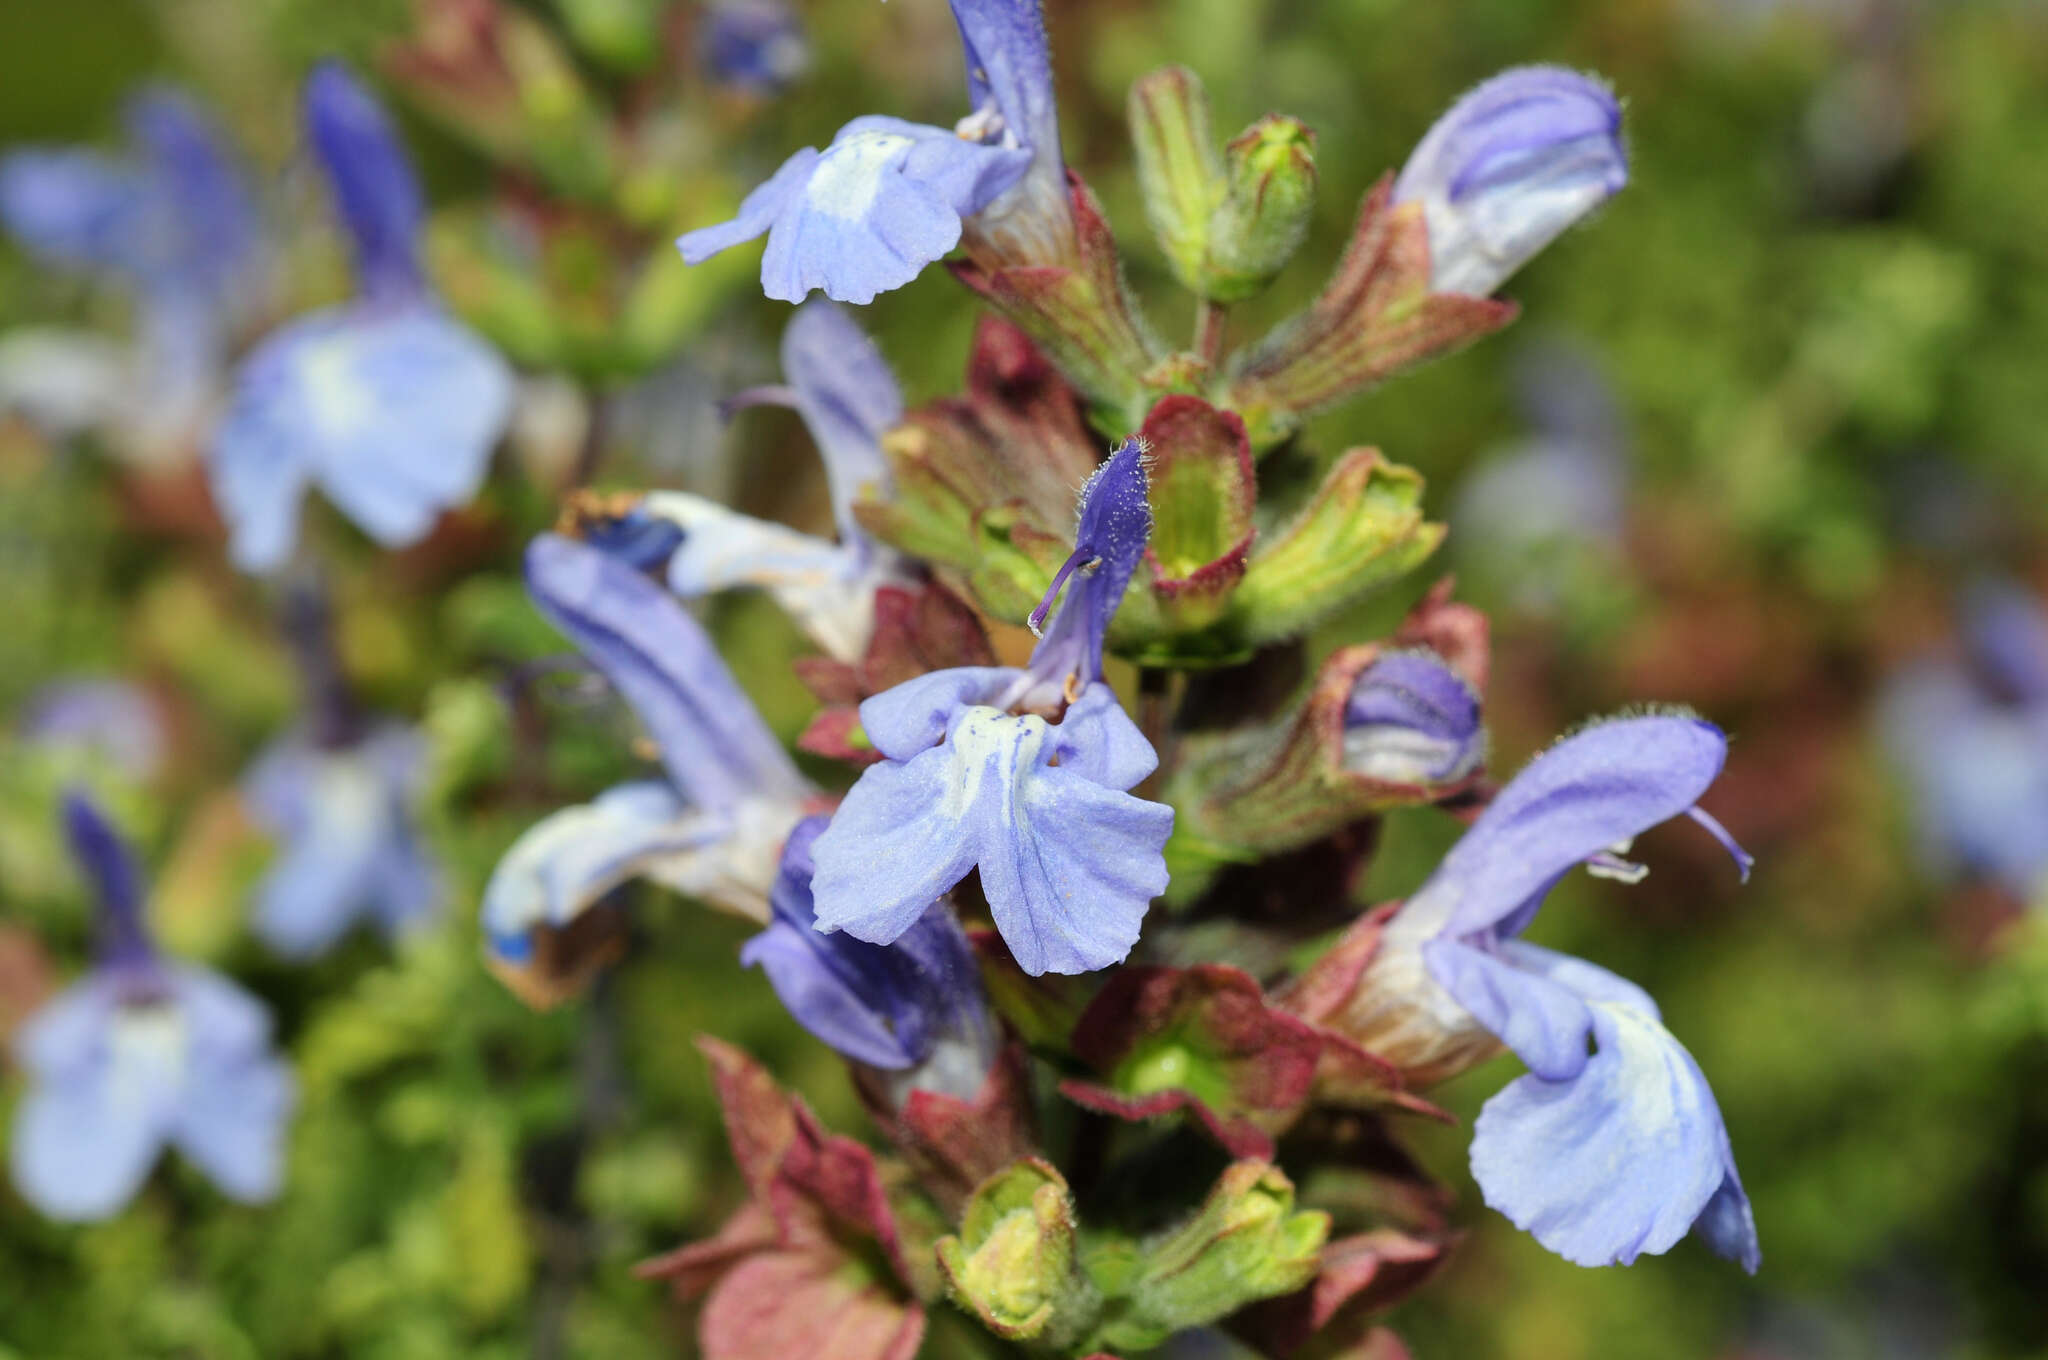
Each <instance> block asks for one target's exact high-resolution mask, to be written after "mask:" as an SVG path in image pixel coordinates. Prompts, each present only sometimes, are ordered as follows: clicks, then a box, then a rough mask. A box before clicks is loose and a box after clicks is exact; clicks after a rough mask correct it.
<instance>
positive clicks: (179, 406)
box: [0, 89, 265, 460]
mask: <svg viewBox="0 0 2048 1360" xmlns="http://www.w3.org/2000/svg"><path fill="white" fill-rule="evenodd" d="M127 123H128V133H129V140H130V142H131V144H132V146H133V148H134V149H133V152H132V154H131V156H130V157H128V158H125V159H121V158H115V157H111V156H106V155H103V154H101V153H99V152H96V151H91V150H86V149H82V148H61V149H57V148H31V149H27V150H22V151H17V152H13V153H11V154H10V155H8V156H6V157H5V158H4V159H0V224H4V226H5V227H6V229H7V231H8V232H9V233H10V234H12V235H13V236H14V237H15V238H16V239H17V240H18V241H20V242H21V244H22V245H23V246H24V247H25V248H26V249H27V250H28V251H29V252H30V253H31V254H33V255H35V256H37V257H38V258H40V259H41V260H43V261H45V262H47V263H49V264H51V265H54V266H56V267H57V268H60V269H66V270H72V271H77V272H81V273H86V274H91V275H96V276H98V277H100V278H102V279H105V280H106V281H108V282H109V283H111V284H113V285H114V286H116V287H118V288H120V289H121V290H123V291H125V292H127V293H128V294H130V295H131V296H132V297H133V298H134V301H135V307H136V318H135V335H134V339H133V343H132V348H131V350H130V351H129V352H125V353H124V352H122V351H120V350H118V349H115V350H111V351H110V350H108V349H106V347H105V346H104V344H103V343H102V342H99V341H98V340H97V338H96V337H93V336H90V335H87V334H85V333H82V332H65V331H56V332H46V333H42V334H40V335H36V336H34V337H32V339H33V343H31V342H30V338H29V337H22V336H16V337H13V338H11V339H10V340H9V341H8V343H7V345H6V348H5V352H4V354H0V401H4V402H5V403H6V404H8V405H12V406H19V407H20V408H22V409H23V410H25V411H26V412H27V413H28V414H29V415H30V416H31V417H32V418H34V419H36V420H38V421H39V422H40V423H42V424H44V425H45V426H46V427H48V428H50V429H52V431H53V432H55V433H59V434H70V433H74V432H76V431H78V430H81V429H86V428H90V427H92V426H107V427H109V428H110V430H111V432H112V434H113V435H114V436H115V439H116V445H117V447H119V448H121V449H123V450H124V451H126V452H130V453H132V454H134V455H135V456H137V457H139V458H142V459H144V460H153V459H159V458H164V457H168V456H170V455H172V454H175V453H178V452H181V451H183V450H185V449H187V448H189V447H190V445H191V442H192V441H193V440H194V439H195V438H196V436H197V431H198V428H199V426H200V424H201V423H202V422H203V420H204V419H205V417H206V416H207V415H208V413H209V412H210V410H211V408H212V406H213V404H214V402H215V399H216V394H217V388H218V380H219V373H220V368H221V364H222V362H223V360H224V357H225V354H226V349H227V345H228V342H229V339H230V334H231V331H232V329H233V327H234V325H235V324H236V323H237V322H238V321H239V320H240V319H241V317H242V315H243V314H244V313H246V312H247V311H248V310H249V309H250V307H251V304H252V303H254V302H255V301H256V299H257V298H258V296H259V295H260V293H261V291H262V287H261V283H262V275H263V272H264V271H263V265H264V257H265V252H264V250H263V245H262V239H261V231H260V225H259V222H258V219H257V215H256V210H255V207H254V204H253V201H252V199H251V197H250V194H249V192H248V188H247V185H246V184H245V183H244V181H243V178H242V174H241V171H240V170H239V168H238V167H237V165H236V163H235V159H234V157H233V155H232V154H231V153H230V152H229V151H228V149H227V147H226V145H225V144H224V142H223V141H222V139H221V137H220V134H219V131H218V129H216V128H215V127H214V126H213V124H212V122H211V121H210V120H209V119H207V118H206V117H205V116H204V115H203V114H202V113H201V112H200V111H199V110H198V109H197V108H196V107H195V106H194V105H193V104H192V103H191V102H190V101H188V100H187V99H185V98H184V97H183V96H181V95H179V94H176V93H174V92H171V91H168V90H162V89H150V90H145V91H143V92H142V93H141V94H138V95H137V96H136V97H135V98H134V99H132V100H130V101H129V104H128V109H127Z"/></svg>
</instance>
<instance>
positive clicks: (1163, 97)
mask: <svg viewBox="0 0 2048 1360" xmlns="http://www.w3.org/2000/svg"><path fill="white" fill-rule="evenodd" d="M1130 119H1131V139H1132V142H1133V144H1134V146H1135V149H1136V151H1137V165H1138V188H1139V190H1140V191H1141V192H1142V193H1143V195H1144V199H1145V220H1146V221H1147V222H1149V223H1151V225H1152V234H1153V235H1154V236H1156V237H1158V238H1159V244H1160V247H1161V248H1162V249H1163V250H1165V252H1166V259H1167V263H1168V264H1170V265H1172V266H1173V272H1174V277H1176V278H1178V279H1179V280H1180V281H1181V284H1182V285H1183V286H1184V287H1186V288H1189V289H1191V290H1193V291H1195V292H1197V293H1199V292H1202V291H1203V278H1204V274H1205V270H1206V264H1207V260H1208V255H1209V226H1210V219H1211V218H1212V217H1214V216H1215V214H1216V211H1217V209H1218V207H1219V206H1220V205H1221V204H1222V203H1223V202H1224V197H1225V194H1226V193H1227V192H1228V188H1227V185H1226V183H1225V181H1224V178H1223V167H1222V165H1221V164H1220V162H1219V161H1218V159H1217V156H1216V142H1215V138H1214V136H1213V134H1212V133H1211V132H1210V130H1209V97H1208V95H1207V94H1206V93H1204V91H1203V89H1202V82H1201V80H1200V78H1198V77H1197V76H1196V75H1195V73H1194V72H1193V71H1190V70H1188V69H1187V68H1186V67H1185V66H1168V67H1165V68H1164V69H1162V70H1158V71H1154V72H1152V73H1151V74H1150V75H1148V76H1145V77H1143V78H1141V79H1140V80H1139V81H1138V82H1137V83H1136V84H1135V85H1133V86H1131V98H1130Z"/></svg>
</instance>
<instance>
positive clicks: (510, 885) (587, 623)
mask: <svg viewBox="0 0 2048 1360" xmlns="http://www.w3.org/2000/svg"><path fill="white" fill-rule="evenodd" d="M526 581H527V589H528V591H529V592H530V593H531V594H532V596H533V600H534V603H535V604H536V605H537V606H539V608H540V610H541V612H542V613H543V614H545V615H546V616H547V617H548V618H549V620H550V621H552V622H553V623H554V625H555V626H556V627H557V628H560V629H561V630H562V631H563V632H564V633H566V634H567V635H568V636H569V639H570V640H571V641H572V642H574V643H575V644H576V646H577V648H578V650H580V651H581V652H582V653H583V654H584V656H585V657H587V658H588V659H589V660H590V661H591V663H592V664H594V665H595V666H596V667H597V669H598V670H599V671H600V672H602V673H603V675H604V676H605V678H606V679H607V680H609V681H610V682H611V684H612V686H613V688H615V689H616V690H617V691H618V692H619V693H620V694H621V695H622V696H623V697H624V698H625V700H626V702H627V704H629V705H630V706H631V707H632V709H633V711H634V713H635V714H637V715H638V716H639V719H640V721H641V724H642V725H643V726H644V727H645V728H646V730H647V733H648V735H649V736H651V737H652V738H653V740H654V743H655V745H656V747H657V748H658V749H659V751H660V754H661V761H662V766H663V769H664V771H665V772H666V774H667V778H666V779H664V780H652V779H649V780H638V781H635V782H632V783H629V784H623V785H621V786H619V787H617V788H614V789H611V790H610V791H608V792H606V793H604V794H603V795H601V796H600V797H598V798H597V799H595V800H594V801H592V802H590V803H587V804H582V805H579V806H576V807H570V808H565V809H563V810H562V811H560V812H557V813H555V814H553V815H552V816H550V817H548V818H546V819H545V820H543V821H541V822H540V823H539V824H537V825H535V826H534V827H532V828H530V829H529V830H528V831H527V832H526V834H525V835H523V836H521V837H520V838H519V840H518V841H517V842H516V843H515V844H514V845H513V846H512V848H511V849H510V850H509V851H507V852H506V854H505V857H504V858H503V859H502V860H501V861H499V864H498V867H497V869H496V870H495V871H494V872H493V873H492V875H491V881H490V884H489V885H488V886H487V887H486V888H485V890H484V903H483V920H484V929H485V933H486V935H487V937H488V945H489V948H490V950H491V951H492V953H493V954H494V955H495V956H496V957H497V958H498V959H499V960H500V961H501V962H503V963H506V964H509V965H513V966H518V965H520V964H522V963H524V962H525V961H526V960H527V959H529V958H530V957H531V956H532V953H533V945H534V939H533V935H534V932H535V931H536V930H542V929H546V930H557V929H560V928H562V927H565V926H567V925H569V924H570V923H571V922H573V921H574V920H576V918H577V917H579V916H581V915H582V914H583V913H584V912H585V911H586V910H587V909H588V908H589V907H590V906H591V905H592V904H593V903H594V902H596V901H597V899H598V898H599V897H601V896H603V895H604V894H605V893H606V892H608V891H610V890H611V889H612V888H614V887H616V886H617V885H619V884H620V883H623V882H625V881H626V880H627V879H629V878H633V877H636V876H637V877H646V878H650V879H653V880H654V881H656V882H658V883H663V884H666V885H667V886H669V887H672V888H675V889H677V890H678V891H680V892H684V893H688V894H690V895H692V896H696V897H701V898H703V899H704V900H705V901H707V902H710V903H712V904H713V905H715V906H719V907H723V908H725V909H727V910H730V911H734V912H736V913H738V914H740V915H743V916H749V917H752V918H753V919H755V920H765V919H766V918H767V916H768V900H767V899H768V891H769V888H770V886H771V885H772V884H773V882H774V880H775V874H776V862H777V858H778V855H779V853H780V851H781V847H782V843H783V840H784V838H785V837H786V836H787V835H788V834H789V829H790V828H791V827H792V826H794V825H795V824H796V822H797V820H798V818H799V817H801V816H802V815H803V805H804V804H805V802H806V801H808V800H810V799H812V798H814V797H815V796H816V793H815V790H813V789H812V788H811V786H810V784H809V783H808V782H807V781H806V780H805V779H804V777H803V776H802V775H801V774H799V773H798V772H797V769H796V766H795V764H794V762H792V761H791V760H790V758H789V754H788V752H786V751H785V750H783V748H782V745H781V743H779V742H778V741H776V739H775V736H774V734H773V733H771V732H770V731H769V730H768V727H767V724H766V723H764V722H763V721H762V720H761V715H760V714H759V713H758V712H756V711H755V709H754V706H753V704H752V702H750V701H749V700H748V698H747V696H746V694H745V692H744V691H742V690H741V689H740V687H739V685H738V684H737V683H736V682H735V681H734V680H733V678H732V675H731V673H730V672H729V671H727V670H726V668H725V663H724V662H723V661H722V660H720V658H719V655H718V652H717V649H716V648H714V647H713V646H712V645H711V640H710V639H709V638H708V637H706V636H705V635H704V631H703V629H702V628H700V627H699V626H698V624H697V622H696V620H694V619H692V618H691V617H690V616H689V615H688V614H687V613H685V612H684V611H683V608H682V606H681V605H679V604H678V603H676V601H675V599H674V597H672V596H670V595H668V594H667V593H666V592H664V591H663V590H662V589H661V588H660V587H659V586H657V585H655V584H654V582H652V581H650V580H648V579H647V578H646V577H645V576H643V575H641V574H640V573H639V572H638V571H636V570H634V569H633V568H632V567H631V566H628V565H627V564H626V563H624V562H621V561H619V560H618V559H616V558H614V557H611V556H609V555H608V554H606V553H605V552H603V551H602V550H601V549H598V548H594V547H591V546H589V545H588V544H584V543H579V542H576V541H575V540H573V539H567V538H560V537H557V536H555V535H552V534H544V535H542V536H541V537H539V538H537V539H535V540H534V541H533V543H532V545H531V546H530V547H529V548H528V549H527V553H526Z"/></svg>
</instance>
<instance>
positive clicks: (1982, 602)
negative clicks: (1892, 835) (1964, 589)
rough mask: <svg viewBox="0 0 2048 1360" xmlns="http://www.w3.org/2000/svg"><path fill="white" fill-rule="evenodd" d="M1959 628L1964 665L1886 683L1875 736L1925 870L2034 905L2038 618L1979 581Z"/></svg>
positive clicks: (2044, 642) (2041, 750)
mask: <svg viewBox="0 0 2048 1360" xmlns="http://www.w3.org/2000/svg"><path fill="white" fill-rule="evenodd" d="M1962 622H1963V628H1962V633H1963V642H1964V644H1965V649H1966V655H1965V656H1964V657H1962V658H1952V657H1928V658H1923V659H1921V660H1918V661H1914V662H1911V663H1909V664H1908V665H1906V666H1904V667H1902V668H1900V670H1899V671H1898V672H1897V673H1895V674H1894V675H1893V676H1892V677H1891V678H1890V679H1889V680H1888V681H1886V683H1885V688H1884V693H1883V695H1882V697H1881V698H1880V701H1879V704H1878V727H1879V731H1880V732H1881V733H1882V735H1883V738H1884V741H1885V744H1886V746H1887V747H1888V748H1889V749H1890V751H1891V754H1892V758H1893V759H1894V760H1895V761H1897V762H1898V764H1899V766H1900V768H1901V769H1902V771H1903V772H1904V773H1905V775H1906V776H1907V778H1908V780H1909V782H1910V784H1911V786H1912V792H1913V795H1914V797H1913V805H1914V813H1915V818H1916V821H1917V823H1918V827H1919V839H1920V845H1921V853H1922V856H1923V858H1924V859H1925V860H1926V861H1927V863H1928V864H1930V865H1931V866H1933V867H1934V868H1935V869H1936V870H1937V871H1939V872H1942V873H1944V874H1949V875H1954V874H1981V875H1984V876H1986V877H1988V878H1990V879H1992V880H1994V881H1995V882H1997V883H1998V884H2000V885H2001V886H2003V887H2004V888H2005V889H2006V890H2007V891H2008V892H2010V893H2012V894H2013V895H2015V896H2017V897H2018V898H2020V899H2021V900H2022V901H2032V900H2033V899H2034V898H2035V896H2036V895H2037V894H2038V893H2039V892H2040V890H2041V887H2042V883H2043V879H2044V876H2048V614H2044V613H2043V611H2042V609H2041V606H2040V604H2039V602H2038V601H2036V600H2035V599H2034V598H2033V597H2032V596H2031V595H2029V594H2027V593H2026V592H2025V591H2023V590H2021V589H2019V588H2018V587H2016V586H2013V585H2011V584H2009V583H2003V582H2001V583H1986V584H1980V585H1978V586H1977V587H1976V588H1975V589H1973V590H1972V591H1971V593H1970V594H1969V596H1968V597H1967V598H1966V600H1965V603H1964V610H1963V620H1962Z"/></svg>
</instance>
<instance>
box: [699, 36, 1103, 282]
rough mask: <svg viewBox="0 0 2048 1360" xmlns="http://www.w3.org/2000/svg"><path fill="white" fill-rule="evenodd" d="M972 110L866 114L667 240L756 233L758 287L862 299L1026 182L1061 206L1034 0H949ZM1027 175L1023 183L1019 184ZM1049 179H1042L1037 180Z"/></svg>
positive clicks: (947, 243)
mask: <svg viewBox="0 0 2048 1360" xmlns="http://www.w3.org/2000/svg"><path fill="white" fill-rule="evenodd" d="M953 16H954V19H955V20H956V21H957V22H958V24H959V27H960V37H961V45H962V47H963V48H964V49H965V50H966V54H967V84H968V94H969V97H970V99H971V101H972V103H973V105H974V111H973V113H971V114H970V115H969V116H968V117H967V118H966V119H964V120H963V121H962V122H961V123H960V125H959V126H958V127H955V128H937V127H930V126H927V125H925V124H922V123H909V122H905V121H904V120H902V119H900V118H886V117H881V116H877V115H867V116H864V117H860V118H856V119H854V120H853V121H852V122H850V123H848V124H847V125H846V126H845V127H843V128H841V129H840V130H839V133H838V135H837V136H835V137H834V138H833V139H832V142H831V144H830V145H829V146H827V147H826V148H825V149H824V150H823V151H820V150H818V149H817V148H816V147H805V148H803V149H802V150H801V151H798V152H797V153H796V154H795V155H793V156H791V157H790V158H789V159H788V160H787V161H785V162H783V164H782V167H781V168H780V169H779V170H777V171H776V172H775V174H774V175H773V176H772V177H770V178H769V180H768V181H767V182H766V183H765V184H762V185H761V186H760V187H759V188H757V189H755V190H754V191H753V192H752V193H750V194H748V195H747V197H746V199H745V200H744V201H743V202H742V203H741V204H740V210H739V214H738V216H736V217H735V218H733V220H732V221H730V222H722V223H719V224H718V225H716V226H711V227H703V228H700V229H698V230H696V231H693V232H689V233H687V234H685V235H684V236H682V237H681V238H679V239H678V240H677V242H676V246H677V248H678V249H680V250H681V251H682V253H683V258H684V259H685V260H686V261H688V262H689V263H691V264H701V263H703V262H704V261H705V260H707V259H709V258H711V256H713V255H716V254H717V253H718V252H720V251H722V250H726V249H729V248H731V247H732V246H735V245H738V244H740V243H741V242H743V241H751V240H753V239H754V238H755V237H757V236H761V235H764V234H765V235H766V236H767V237H768V246H767V250H766V251H765V252H764V253H763V255H762V257H761V290H762V292H764V293H765V294H767V295H768V296H769V297H771V298H778V299H780V300H782V301H784V302H801V301H802V300H803V299H804V297H805V295H806V294H808V293H809V292H811V290H813V289H820V290H822V291H823V292H824V293H825V295H826V296H827V297H830V298H835V299H837V300H838V301H840V302H854V303H867V302H872V301H873V300H874V299H875V296H876V295H877V294H879V293H884V292H888V291H889V290H891V289H894V288H900V287H902V286H903V285H904V284H906V283H908V282H910V281H911V280H912V279H914V278H916V277H917V275H918V274H919V273H920V272H921V271H922V270H923V269H924V267H925V266H926V265H928V264H931V263H932V262H933V261H935V260H938V259H940V258H942V257H943V256H944V255H945V254H946V252H948V251H950V250H951V249H952V248H953V247H954V246H955V245H957V244H959V241H960V236H961V231H962V226H963V223H964V221H965V220H966V219H968V218H971V217H974V216H975V215H977V214H979V213H982V212H984V211H986V210H989V209H991V208H994V209H997V210H998V211H1000V210H1001V209H1002V207H1003V203H1004V201H1005V200H1006V198H1007V197H1008V196H1009V195H1010V193H1011V191H1012V190H1016V189H1019V188H1020V187H1023V188H1026V189H1028V190H1029V191H1030V192H1031V193H1032V194H1033V195H1034V196H1035V197H1037V198H1047V197H1049V198H1050V200H1051V201H1052V202H1053V203H1055V204H1056V205H1057V206H1058V208H1059V210H1060V211H1061V212H1064V205H1065V201H1066V198H1065V187H1064V182H1063V178H1062V172H1061V170H1060V152H1059V129H1058V124H1057V119H1056V116H1055V113H1054V108H1053V98H1052V68H1051V65H1050V63H1049V61H1048V59H1047V49H1046V41H1045V23H1044V20H1043V18H1042V16H1041V15H1040V12H1039V6H1038V0H955V3H954V5H953ZM1027 181H1028V183H1027ZM1048 186H1049V187H1048Z"/></svg>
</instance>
